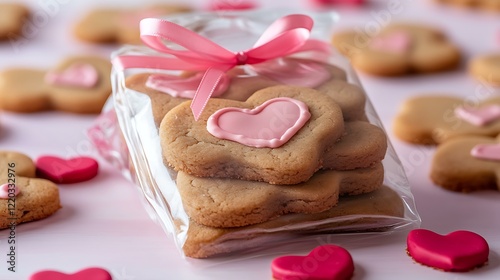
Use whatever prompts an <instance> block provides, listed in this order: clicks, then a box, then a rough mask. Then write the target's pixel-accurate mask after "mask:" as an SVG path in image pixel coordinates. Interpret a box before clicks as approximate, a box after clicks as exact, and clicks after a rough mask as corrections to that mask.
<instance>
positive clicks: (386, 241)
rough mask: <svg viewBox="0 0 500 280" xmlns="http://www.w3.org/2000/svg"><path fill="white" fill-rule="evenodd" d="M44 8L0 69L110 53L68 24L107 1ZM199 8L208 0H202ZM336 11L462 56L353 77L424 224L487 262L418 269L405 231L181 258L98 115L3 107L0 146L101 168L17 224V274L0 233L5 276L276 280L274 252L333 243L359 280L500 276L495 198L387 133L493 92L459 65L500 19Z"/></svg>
mask: <svg viewBox="0 0 500 280" xmlns="http://www.w3.org/2000/svg"><path fill="white" fill-rule="evenodd" d="M18 2H21V0H20V1H18ZM22 2H23V3H27V4H28V5H29V6H30V7H32V8H33V10H34V11H35V12H38V13H44V12H45V10H44V8H47V6H40V4H39V3H42V1H31V0H25V1H22ZM305 2H306V1H263V0H261V1H259V3H260V4H263V5H264V4H265V5H266V6H270V5H274V6H278V5H286V6H287V7H294V6H299V5H301V4H305ZM43 3H52V4H53V6H52V9H48V8H47V10H48V11H51V16H50V17H49V16H47V17H46V18H47V20H46V21H44V22H39V23H38V24H35V23H33V22H32V23H33V24H32V26H31V29H27V31H31V33H26V41H22V42H24V43H23V44H15V43H11V42H9V41H7V42H3V43H1V44H0V69H3V68H6V67H10V66H26V67H28V66H37V67H40V68H50V67H52V66H53V65H54V62H57V61H59V60H60V59H63V58H64V57H65V56H66V55H74V54H79V53H88V52H90V53H94V52H95V53H97V54H101V55H105V56H106V55H109V54H110V52H111V51H113V50H115V47H113V46H104V47H93V46H89V45H86V44H81V43H79V42H77V41H76V40H75V39H74V38H72V37H71V35H70V34H71V32H70V30H69V27H70V26H72V23H74V21H75V19H77V18H79V17H80V16H82V15H83V14H84V13H85V12H86V11H88V10H91V9H92V8H93V6H94V5H98V4H102V1H96V0H92V1H90V0H89V1H45V2H43ZM57 3H60V4H59V5H58V4H57ZM135 3H136V2H135ZM197 3H198V4H199V5H200V6H201V5H205V4H206V2H205V1H202V0H199V1H197ZM390 3H392V4H391V5H389V4H390ZM132 4H133V2H131V1H123V0H109V1H106V5H117V6H124V5H132ZM303 10H304V9H303V8H301V11H303ZM338 11H339V13H340V15H341V17H342V21H341V22H340V23H339V24H338V25H336V26H335V27H334V31H336V30H341V29H343V28H349V27H353V26H358V27H359V28H360V29H361V30H368V31H370V30H372V29H375V28H376V27H379V26H381V25H382V24H387V23H389V22H392V21H395V20H405V21H421V22H425V23H426V24H429V25H433V26H439V27H441V28H443V29H444V30H446V31H447V33H448V35H449V36H450V37H451V38H452V39H453V41H454V42H455V43H457V44H459V45H460V46H461V48H462V50H463V51H464V55H465V59H464V60H463V62H464V63H463V65H462V67H461V68H460V69H458V70H456V71H451V72H448V73H441V74H433V75H419V76H412V77H400V78H378V77H373V76H369V75H364V74H362V73H359V74H360V80H361V82H362V84H363V86H364V87H365V89H366V92H367V94H368V95H369V97H370V99H371V100H372V103H373V105H374V107H375V108H376V109H377V111H378V114H379V116H380V118H381V120H382V124H383V125H384V127H385V129H386V130H387V133H388V136H389V138H390V139H391V141H392V144H393V145H394V147H395V149H396V151H397V153H398V155H399V158H400V159H401V162H402V163H403V166H404V170H405V171H406V173H407V175H408V178H409V180H410V183H411V186H412V187H411V188H412V192H413V194H414V196H415V199H416V204H417V209H418V211H419V214H420V215H421V218H422V227H424V228H427V229H431V230H433V231H435V232H440V233H449V232H453V231H456V230H457V229H464V230H469V231H474V232H477V233H479V234H480V235H481V236H483V237H484V238H485V239H486V240H487V241H488V243H489V246H490V257H489V260H488V264H487V265H485V266H484V267H481V268H479V269H475V270H472V271H470V272H467V273H447V272H443V271H440V270H437V269H431V268H429V267H426V266H423V265H419V264H415V262H414V261H413V260H412V259H411V258H410V257H408V256H407V254H406V251H405V249H406V238H407V232H406V231H403V232H400V233H393V234H388V233H385V234H382V235H362V236H358V237H356V238H352V237H348V236H339V235H324V236H318V237H316V238H314V239H312V240H310V241H304V242H296V241H295V242H293V243H289V244H283V245H279V246H276V247H273V248H270V249H269V250H265V251H263V252H260V253H258V254H256V255H254V256H253V257H250V256H249V255H242V256H234V257H230V258H223V259H217V260H190V259H184V258H182V257H181V255H180V253H179V251H178V249H177V247H176V245H175V244H174V242H173V241H172V238H171V236H170V235H166V234H165V233H164V232H163V229H162V228H161V227H160V226H158V225H157V224H156V223H155V222H154V221H153V220H151V219H150V217H149V216H148V213H147V211H146V210H145V208H144V206H143V202H144V201H143V198H141V196H140V195H139V193H138V191H137V190H136V188H135V187H134V186H133V185H132V184H131V183H130V182H129V181H127V180H126V179H124V178H123V177H122V176H121V174H120V172H118V171H117V170H116V169H115V168H114V167H113V166H111V165H110V164H108V163H107V162H105V161H104V160H103V159H101V158H100V157H98V156H97V150H96V148H94V147H93V146H92V145H91V144H90V141H89V140H88V139H87V136H86V133H85V131H86V129H88V128H89V127H90V126H91V125H92V123H93V122H94V120H95V118H96V117H95V116H90V115H85V116H81V115H73V114H67V113H62V112H44V113H34V114H26V115H24V114H14V113H9V112H0V149H2V150H16V151H22V152H24V153H26V154H28V155H29V156H31V157H32V158H34V159H36V158H37V157H39V156H42V155H47V154H54V155H59V156H61V157H63V158H71V157H75V156H89V157H93V158H96V159H97V160H98V161H99V168H100V169H99V174H98V175H97V176H96V177H95V178H94V179H92V180H89V181H86V182H82V183H79V184H76V185H72V186H71V187H69V186H61V187H60V188H59V191H60V196H61V204H62V209H60V210H59V211H57V213H55V214H54V215H53V216H52V217H49V218H47V219H43V220H40V221H37V222H32V223H25V224H22V225H19V226H17V227H16V234H15V237H16V241H17V243H18V245H19V246H18V247H17V249H16V250H17V251H16V257H17V259H16V272H11V271H9V270H7V269H8V267H9V264H8V263H6V262H5V260H6V254H7V253H8V252H9V246H10V244H8V243H7V242H6V240H8V238H9V236H10V232H9V231H6V230H2V231H0V259H2V261H1V262H0V279H1V280H26V279H29V278H28V277H29V276H30V275H32V274H34V273H36V272H37V271H42V270H48V269H50V270H57V271H63V272H66V273H70V272H75V271H79V270H81V269H82V268H84V267H96V266H98V267H102V268H105V269H106V270H107V271H109V272H110V274H112V276H113V280H164V279H172V280H211V279H238V280H255V279H271V277H272V275H271V274H272V273H271V270H270V264H271V262H272V260H273V259H275V258H276V257H279V256H283V255H306V254H308V253H309V252H310V251H311V250H312V249H313V248H315V247H317V246H320V245H324V244H327V243H334V244H338V245H341V246H342V247H343V248H345V249H347V250H348V251H349V252H350V254H351V255H352V257H353V260H354V261H355V265H356V270H355V274H354V276H353V279H354V280H381V279H383V280H401V279H405V280H422V279H425V280H442V279H454V280H497V279H498V275H500V257H499V254H500V236H499V234H498V233H499V232H500V220H499V218H498V213H500V203H499V201H500V192H498V191H481V192H476V193H472V194H463V193H455V192H450V191H446V190H444V189H442V188H440V187H438V186H435V185H434V184H433V183H432V182H431V180H430V179H429V169H430V165H431V160H432V155H433V153H434V151H435V147H431V146H416V145H411V144H407V143H405V142H402V141H400V140H398V139H397V138H396V137H395V136H394V135H393V133H392V130H391V127H392V122H393V118H394V116H395V115H396V113H397V110H398V106H399V105H400V104H401V103H403V101H404V100H406V99H407V98H410V97H413V96H420V95H422V94H426V93H436V92H441V93H449V94H453V95H455V96H457V97H460V98H468V99H469V100H478V99H482V98H488V97H494V96H497V95H498V94H499V93H500V90H499V89H495V88H493V89H492V88H490V87H488V86H485V85H483V84H481V83H479V82H478V81H477V80H475V79H474V78H472V77H470V76H469V74H468V73H467V71H466V68H465V62H466V61H467V60H468V59H469V58H471V57H473V56H474V55H476V54H480V53H484V52H487V51H493V50H496V49H498V43H497V42H496V36H497V34H498V28H499V26H498V15H497V14H494V13H483V12H479V11H473V12H470V11H468V10H466V9H457V8H453V7H449V6H440V5H436V4H434V2H433V1H402V0H401V1H370V5H365V6H362V7H359V8H353V7H350V8H338ZM43 18H44V17H42V16H40V18H39V19H43ZM30 22H31V21H30ZM41 23H44V25H41ZM478 30H480V32H478ZM56 35H57V36H56Z"/></svg>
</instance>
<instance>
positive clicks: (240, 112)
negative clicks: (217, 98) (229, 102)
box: [207, 97, 311, 148]
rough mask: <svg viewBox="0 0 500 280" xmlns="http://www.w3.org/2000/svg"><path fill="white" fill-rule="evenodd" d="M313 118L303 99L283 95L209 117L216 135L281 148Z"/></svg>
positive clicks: (210, 125) (225, 109)
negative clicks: (250, 106)
mask: <svg viewBox="0 0 500 280" xmlns="http://www.w3.org/2000/svg"><path fill="white" fill-rule="evenodd" d="M310 117H311V113H309V108H308V107H307V105H306V104H305V103H304V102H302V101H299V100H295V99H292V98H288V97H280V98H273V99H270V100H268V101H266V102H264V103H262V105H259V106H257V107H255V108H254V109H242V108H232V107H228V108H223V109H220V110H218V111H216V112H215V113H213V114H212V115H211V116H210V118H209V119H208V121H207V130H208V132H210V134H212V135H213V136H215V137H218V138H220V139H227V140H232V141H236V142H238V143H241V144H243V145H246V146H252V147H256V148H278V147H280V146H282V145H283V144H285V143H286V142H288V140H290V138H292V137H293V136H294V135H295V134H296V133H297V132H298V131H299V129H301V128H302V126H304V124H305V123H306V122H307V121H308V120H309V118H310ZM242 124H244V125H242Z"/></svg>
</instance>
